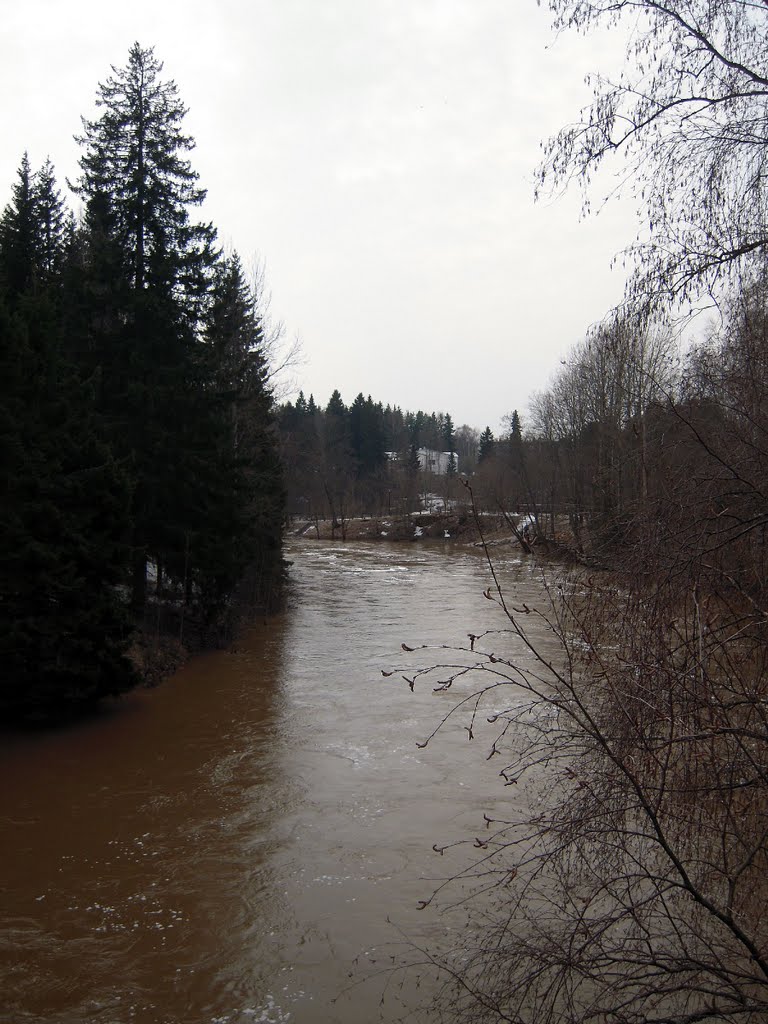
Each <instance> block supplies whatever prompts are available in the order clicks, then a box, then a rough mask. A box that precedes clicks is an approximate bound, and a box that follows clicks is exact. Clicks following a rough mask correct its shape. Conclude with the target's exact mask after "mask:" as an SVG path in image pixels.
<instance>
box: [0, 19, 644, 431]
mask: <svg viewBox="0 0 768 1024" xmlns="http://www.w3.org/2000/svg"><path fill="white" fill-rule="evenodd" d="M0 15H1V16H2V34H1V35H0V89H2V95H3V97H4V102H3V105H2V110H1V111H0V138H2V147H1V151H0V189H2V192H0V204H4V203H5V202H6V201H7V199H8V197H9V194H10V188H11V185H12V183H13V180H14V177H15V172H16V168H17V167H18V164H19V160H20V158H21V155H22V153H23V152H24V150H25V149H26V150H28V151H29V154H30V159H31V160H32V163H33V166H38V165H39V164H40V163H41V162H42V161H43V160H44V159H45V157H46V156H48V155H50V157H51V159H52V160H53V162H54V164H55V165H56V168H57V172H58V176H59V178H60V180H61V181H62V182H63V180H64V178H65V177H72V176H74V175H75V174H76V172H77V155H78V151H77V146H76V144H75V143H74V141H73V138H72V136H73V135H74V134H75V133H76V132H77V131H78V129H79V126H80V121H79V118H80V115H81V114H84V115H88V116H91V115H93V113H94V107H93V100H94V96H95V91H96V85H97V83H98V82H99V81H103V80H104V79H105V78H106V77H107V75H108V74H109V71H110V65H118V66H120V65H123V64H125V62H126V59H127V54H128V48H129V46H130V45H131V43H133V42H134V41H136V40H138V41H139V42H140V43H141V44H142V45H144V46H154V47H155V51H156V55H157V56H158V57H159V58H160V59H161V60H163V61H164V63H165V74H166V76H167V77H169V78H173V79H175V81H176V82H177V84H178V86H179V89H180V92H181V95H182V98H183V99H184V101H185V103H186V104H187V105H188V107H189V108H190V110H189V114H188V117H187V121H186V125H185V127H186V128H187V129H188V131H189V132H190V133H191V134H192V135H194V137H195V138H196V139H197V149H196V151H195V153H194V154H193V162H194V165H195V167H196V169H197V170H198V171H199V173H200V176H201V184H202V185H203V186H205V187H206V188H207V189H208V200H207V204H206V209H205V215H206V216H207V218H209V219H211V220H213V222H214V223H215V224H216V225H217V227H218V229H219V232H220V237H221V239H222V241H223V242H225V243H226V244H227V245H230V246H232V247H234V248H236V249H237V250H238V251H239V252H240V254H241V255H242V257H243V258H244V260H245V261H250V260H252V259H253V258H255V257H258V258H260V259H262V260H263V261H264V262H265V264H266V271H267V277H268V282H269V286H270V289H271V292H272V310H273V313H274V314H275V315H276V316H277V317H279V318H280V319H282V320H283V321H284V323H285V326H286V330H287V332H288V334H289V335H290V336H296V335H298V336H299V337H300V338H301V341H302V345H303V351H304V364H303V365H302V366H301V367H300V368H299V370H298V383H299V385H300V386H302V387H303V388H304V390H305V392H306V393H307V394H309V392H313V393H314V395H315V398H316V400H317V401H318V403H320V404H325V402H327V400H328V397H329V396H330V393H331V391H332V390H333V388H335V387H338V388H339V390H340V391H341V393H342V396H343V398H344V399H345V401H347V402H351V401H352V400H353V399H354V397H355V395H356V394H357V393H358V392H360V391H362V392H363V393H365V394H366V395H367V394H371V395H372V396H373V397H374V399H376V400H381V401H383V402H384V403H385V404H386V403H387V402H391V403H392V404H397V405H400V406H401V407H403V408H404V409H406V408H407V409H416V408H423V409H426V410H433V409H434V410H441V411H446V412H450V413H451V415H452V416H453V419H454V421H455V422H456V423H457V424H461V423H469V424H470V425H471V426H474V427H477V428H480V429H482V428H483V427H484V426H485V425H486V424H488V425H490V426H491V428H492V429H494V430H497V429H498V428H499V425H500V421H501V419H502V417H503V416H504V415H505V414H507V413H509V412H510V411H511V410H512V409H513V408H518V409H520V410H521V411H523V410H524V409H525V408H526V405H527V401H528V398H529V396H530V394H531V392H532V391H533V390H536V389H539V388H542V387H543V386H545V384H546V382H547V379H548V377H549V375H550V374H551V373H552V372H553V371H554V369H555V368H556V367H557V365H558V363H559V360H560V358H561V357H562V356H563V355H564V354H565V352H566V351H567V350H568V348H569V347H570V345H571V344H573V343H574V342H575V341H577V340H578V339H579V338H580V337H581V336H582V335H583V333H584V331H585V330H586V328H587V327H588V326H589V325H590V324H591V323H592V322H594V321H595V320H597V319H599V318H600V317H602V316H603V315H604V314H605V313H606V312H607V310H608V309H609V308H610V306H611V305H612V304H613V303H615V302H616V301H617V300H618V299H619V298H620V296H621V291H622V287H623V279H622V276H621V271H620V270H616V271H611V269H610V264H611V258H612V257H613V255H614V254H615V253H616V252H617V251H618V250H620V249H621V248H623V247H624V246H625V245H626V244H628V243H629V242H630V241H631V239H632V237H633V235H634V233H635V230H636V229H635V222H634V217H633V214H632V210H631V208H630V206H629V205H625V206H623V207H622V206H620V205H615V206H609V207H608V208H606V209H604V210H603V211H602V212H601V213H600V215H599V216H598V217H596V218H593V219H591V220H587V221H580V219H579V215H578V214H579V206H580V203H579V197H578V196H577V195H576V194H574V195H572V196H566V197H565V198H564V199H559V200H557V201H555V202H549V203H546V204H534V202H533V185H532V179H533V172H534V169H535V167H536V164H537V161H538V155H539V143H540V141H541V140H542V139H543V138H544V137H546V136H548V135H549V134H552V133H553V132H554V131H555V130H556V129H557V128H558V127H560V126H561V125H562V124H564V123H565V122H567V121H569V120H573V119H574V118H575V117H576V115H577V112H578V109H579V107H580V106H581V105H582V103H584V102H586V100H587V98H588V94H587V91H586V88H585V86H584V84H583V77H584V74H585V72H586V71H588V70H595V69H597V68H601V67H604V66H605V65H606V63H609V62H611V61H613V62H615V61H617V60H618V59H620V56H621V50H622V47H621V45H620V44H618V43H617V42H614V41H613V40H611V39H610V38H604V39H602V40H595V39H589V40H583V39H581V40H580V39H571V38H561V39H559V40H558V41H557V42H554V40H553V38H552V35H551V32H550V29H549V21H548V16H547V13H546V11H543V10H541V9H540V8H539V7H538V6H537V4H536V0H218V2H213V0H206V2H204V3H203V2H201V0H151V2H150V0H131V2H129V3H121V4H110V3H105V2H102V3H98V4H97V3H93V2H90V0H68V2H66V3H65V2H62V0H27V3H26V4H25V5H20V4H18V3H17V2H16V0H0ZM553 43H554V45H553Z"/></svg>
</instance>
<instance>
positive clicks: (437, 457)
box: [419, 448, 459, 476]
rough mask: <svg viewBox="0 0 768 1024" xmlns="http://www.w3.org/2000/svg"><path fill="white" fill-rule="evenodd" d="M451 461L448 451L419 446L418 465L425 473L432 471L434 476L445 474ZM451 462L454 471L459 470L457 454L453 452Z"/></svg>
mask: <svg viewBox="0 0 768 1024" xmlns="http://www.w3.org/2000/svg"><path fill="white" fill-rule="evenodd" d="M450 461H451V453H450V452H435V451H433V450H432V449H431V448H419V465H420V466H421V468H422V469H423V470H424V471H425V472H426V473H434V474H435V476H445V474H446V473H447V472H448V466H449V464H450ZM453 463H454V467H455V469H456V472H458V470H459V456H458V455H457V454H456V452H454V453H453Z"/></svg>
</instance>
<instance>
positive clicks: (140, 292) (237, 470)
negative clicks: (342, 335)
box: [0, 44, 284, 717]
mask: <svg viewBox="0 0 768 1024" xmlns="http://www.w3.org/2000/svg"><path fill="white" fill-rule="evenodd" d="M161 72H162V64H160V63H159V62H158V60H157V59H156V58H155V56H154V53H153V51H152V50H151V49H143V48H142V47H140V46H139V45H138V44H136V45H134V46H133V47H132V48H131V50H130V54H129V59H128V63H127V65H126V67H124V68H120V69H113V73H112V75H110V76H109V77H108V78H107V80H106V82H105V83H104V84H102V85H100V86H99V87H98V93H97V105H98V110H99V116H98V117H97V118H96V119H95V120H92V121H89V120H83V126H82V134H81V136H80V137H79V139H78V142H79V144H80V146H81V156H80V176H79V178H78V179H77V181H76V182H74V183H73V185H72V186H71V187H72V190H73V192H74V194H75V195H76V196H77V198H78V199H79V200H80V203H81V209H82V213H81V215H79V216H75V214H74V213H73V212H72V211H71V210H70V209H68V208H67V206H66V204H65V201H64V199H63V198H62V194H61V192H60V190H59V188H58V186H57V182H56V178H55V173H54V168H53V166H52V165H51V163H50V162H49V161H48V162H46V163H45V164H43V166H42V167H39V168H33V167H32V166H31V164H30V161H29V159H28V158H27V156H26V155H25V156H24V157H23V159H22V160H21V164H20V167H19V169H18V175H17V179H16V183H15V185H14V186H13V188H12V193H11V196H10V201H9V202H8V204H7V206H6V207H5V210H4V212H3V214H2V219H1V221H0V393H1V394H0V451H1V457H0V473H1V474H2V476H1V477H0V489H1V491H2V498H1V500H0V517H2V518H1V526H0V538H1V540H0V543H1V544H2V550H1V551H0V678H1V679H2V683H1V684H0V713H2V714H3V715H4V716H6V717H8V716H10V715H17V714H24V715H29V714H33V715H34V714H49V713H51V711H52V710H56V709H58V708H61V707H64V706H68V705H71V704H72V703H81V702H85V701H90V700H92V699H95V698H98V697H100V696H103V695H106V694H116V693H120V692H121V691H124V690H126V689H127V688H129V687H130V686H131V685H133V683H134V682H135V670H134V667H133V664H132V662H131V661H130V660H129V658H127V657H126V652H127V650H128V645H129V643H130V641H131V636H132V633H133V631H134V629H135V628H136V626H141V627H144V628H145V629H146V628H147V627H148V625H149V624H150V623H151V624H152V628H154V629H158V628H166V629H168V628H171V627H172V628H173V631H174V633H175V635H176V636H179V635H184V634H185V633H186V634H187V635H189V634H190V633H191V632H192V631H195V632H196V633H197V634H198V638H201V639H202V640H203V641H206V640H207V641H211V640H214V641H215V640H216V639H217V638H218V637H219V636H220V635H221V633H222V631H224V630H226V628H227V622H228V621H229V620H230V619H231V616H232V613H233V609H234V607H235V605H236V604H237V602H238V601H248V602H250V603H256V604H258V605H267V604H268V603H269V602H270V601H272V600H273V599H274V597H275V594H276V592H277V589H278V588H279V581H280V578H281V572H282V552H281V530H282V521H283V509H284V492H283V483H282V474H281V467H280V460H279V454H278V448H277V440H276V435H275V433H274V427H273V411H272V396H271V391H270V386H269V366H268V362H267V356H266V352H265V345H266V342H267V340H268V339H266V338H265V325H264V323H263V320H262V316H261V313H260V295H259V294H254V289H253V287H252V286H251V285H250V284H249V281H248V280H247V277H246V274H245V273H244V270H243V267H242V265H241V262H240V260H239V259H238V257H237V255H234V254H233V255H225V254H223V253H222V251H221V250H220V249H219V248H218V247H217V245H216V231H215V229H214V227H213V226H212V225H210V224H206V223H198V222H196V221H195V220H193V219H192V216H191V211H192V210H193V209H194V207H196V206H198V205H199V204H200V203H201V202H202V201H203V198H204V195H205V193H204V191H203V190H202V189H201V188H200V187H199V186H198V176H197V174H196V173H195V171H194V170H193V169H192V167H191V164H190V162H189V160H188V159H187V153H188V152H189V151H190V150H191V149H192V148H193V146H194V143H193V140H192V139H191V138H189V137H188V136H186V135H184V134H183V133H182V130H181V125H182V121H183V117H184V114H185V108H184V106H183V104H182V103H181V101H180V99H179V96H178V92H177V88H176V86H175V84H174V83H173V82H172V81H164V80H163V79H162V77H161Z"/></svg>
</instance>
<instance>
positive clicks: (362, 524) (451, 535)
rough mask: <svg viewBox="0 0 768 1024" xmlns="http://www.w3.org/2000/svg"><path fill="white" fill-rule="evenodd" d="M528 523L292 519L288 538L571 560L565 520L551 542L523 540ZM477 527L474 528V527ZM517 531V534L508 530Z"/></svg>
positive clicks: (462, 513)
mask: <svg viewBox="0 0 768 1024" xmlns="http://www.w3.org/2000/svg"><path fill="white" fill-rule="evenodd" d="M527 518H528V517H521V516H518V515H515V516H504V515H502V514H499V513H492V512H483V513H480V515H479V517H477V518H476V517H475V515H474V514H473V513H472V511H471V509H468V508H462V509H456V510H450V511H445V512H436V511H430V512H414V513H411V514H409V515H407V516H359V517H355V518H350V519H345V520H344V521H343V522H339V521H337V522H336V523H334V522H333V521H332V520H331V519H317V520H315V519H312V520H308V519H298V518H297V519H294V520H292V522H291V523H290V525H289V527H288V530H287V535H288V537H302V538H306V539H308V540H320V541H338V540H341V541H374V542H375V541H388V542H390V543H391V542H397V543H411V542H424V541H434V542H442V543H444V542H446V541H451V542H458V543H461V544H467V545H472V546H477V545H479V544H481V543H483V542H485V543H486V544H487V545H488V546H489V547H499V546H504V545H511V546H514V547H516V548H519V549H520V550H528V551H529V552H530V551H531V550H533V549H536V550H538V551H546V553H547V556H548V557H554V558H558V559H565V560H566V561H571V560H576V558H577V551H578V545H577V542H576V538H575V537H574V536H573V533H572V531H571V529H570V525H569V523H568V518H567V517H566V516H561V517H557V519H556V522H555V536H554V539H552V538H551V537H545V536H543V535H542V534H540V533H537V532H536V531H535V529H530V528H529V529H528V530H526V538H527V539H523V537H522V530H523V520H524V519H527ZM478 524H479V525H478ZM513 524H514V527H515V528H519V532H518V533H516V532H515V529H513Z"/></svg>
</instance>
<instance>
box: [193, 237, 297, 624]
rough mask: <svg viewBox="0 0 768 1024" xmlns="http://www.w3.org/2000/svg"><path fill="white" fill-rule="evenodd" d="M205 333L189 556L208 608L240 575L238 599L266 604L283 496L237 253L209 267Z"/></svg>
mask: <svg viewBox="0 0 768 1024" xmlns="http://www.w3.org/2000/svg"><path fill="white" fill-rule="evenodd" d="M204 340H205V361H206V366H207V368H208V372H207V378H208V384H207V386H206V387H205V389H204V392H203V396H202V397H203V400H204V402H205V406H204V408H202V409H201V413H202V414H203V415H201V417H200V420H199V421H200V422H201V423H202V424H204V425H205V431H206V434H207V436H208V438H209V439H214V440H215V445H216V452H217V458H216V459H215V460H214V461H213V462H209V464H208V466H207V467H201V474H200V476H199V478H198V487H199V490H200V498H201V508H202V510H203V513H204V515H203V521H202V522H201V527H202V529H201V531H200V533H199V535H198V537H197V539H196V543H195V559H194V562H195V564H196V570H197V573H198V582H199V586H200V591H201V594H202V596H203V600H204V603H205V604H206V606H207V607H206V611H207V614H208V615H209V616H211V615H215V614H217V613H218V612H220V611H221V609H222V608H223V606H224V605H225V603H226V602H227V600H228V599H229V598H230V596H231V595H232V593H233V591H234V590H235V588H236V586H237V584H238V582H239V581H240V580H241V579H242V578H243V577H244V576H247V578H248V594H247V595H246V599H247V600H248V601H250V602H253V601H255V602H257V603H258V604H260V605H265V604H269V602H270V594H271V593H272V592H273V590H274V584H275V583H276V582H277V578H278V576H279V574H280V572H281V571H282V522H283V507H284V501H285V497H284V490H283V481H282V471H281V465H280V457H279V453H278V446H277V435H276V432H275V427H274V416H273V410H272V394H271V391H270V389H269V385H268V372H269V368H268V365H267V359H266V354H265V344H264V333H263V327H262V322H261V317H260V315H259V311H258V296H257V295H255V294H254V292H253V289H252V288H251V287H250V286H249V284H248V282H247V281H246V279H245V275H244V272H243V268H242V264H241V262H240V259H239V257H238V256H237V254H234V255H233V256H231V257H228V258H222V259H221V260H220V261H219V264H218V266H217V269H216V275H215V280H214V285H213V288H212V299H211V303H210V309H209V313H208V317H207V320H206V327H205V333H204ZM211 522H215V523H216V529H215V530H211V529H210V524H211Z"/></svg>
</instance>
